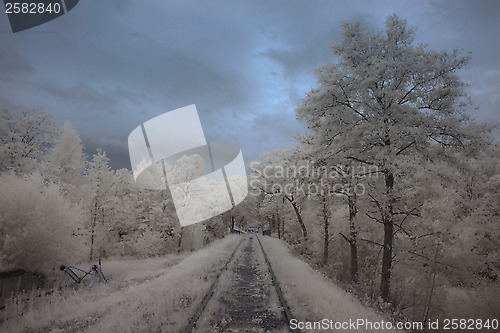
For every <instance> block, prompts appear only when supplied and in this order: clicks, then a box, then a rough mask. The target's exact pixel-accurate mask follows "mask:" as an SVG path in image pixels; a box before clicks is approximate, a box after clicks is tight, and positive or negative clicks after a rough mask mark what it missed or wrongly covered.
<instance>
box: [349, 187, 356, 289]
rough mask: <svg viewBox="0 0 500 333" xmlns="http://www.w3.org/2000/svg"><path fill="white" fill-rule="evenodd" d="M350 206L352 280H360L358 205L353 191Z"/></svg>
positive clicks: (354, 281)
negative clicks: (356, 225)
mask: <svg viewBox="0 0 500 333" xmlns="http://www.w3.org/2000/svg"><path fill="white" fill-rule="evenodd" d="M348 206H349V232H350V236H349V238H350V241H349V245H350V247H351V282H353V283H356V282H358V243H357V232H356V228H355V225H354V218H355V217H356V214H357V212H358V211H357V206H356V193H354V192H353V193H352V194H351V195H350V196H349V197H348Z"/></svg>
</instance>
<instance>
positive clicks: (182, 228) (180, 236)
mask: <svg viewBox="0 0 500 333" xmlns="http://www.w3.org/2000/svg"><path fill="white" fill-rule="evenodd" d="M183 231H184V227H181V231H180V232H179V242H178V243H177V252H181V246H182V234H183Z"/></svg>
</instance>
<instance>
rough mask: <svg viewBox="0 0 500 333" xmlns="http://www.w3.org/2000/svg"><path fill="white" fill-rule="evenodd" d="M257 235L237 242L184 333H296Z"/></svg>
mask: <svg viewBox="0 0 500 333" xmlns="http://www.w3.org/2000/svg"><path fill="white" fill-rule="evenodd" d="M209 303H210V305H211V306H209V307H207V305H208V304H209ZM291 319H292V314H291V312H290V309H289V307H288V305H287V303H286V300H285V298H284V297H283V293H282V291H281V288H280V286H279V284H278V281H277V279H276V276H275V275H274V272H273V270H272V267H271V264H270V262H269V260H268V258H267V255H266V253H265V251H264V248H263V246H262V243H261V242H260V239H259V236H257V235H246V236H244V238H243V239H242V240H241V241H240V243H238V245H237V246H236V248H235V250H234V251H233V253H232V254H231V257H230V258H229V259H228V261H227V262H226V264H225V265H224V267H223V268H222V270H221V271H220V272H219V274H218V275H217V277H216V279H215V281H214V283H213V284H212V286H211V287H210V290H209V291H208V292H207V294H206V295H205V297H204V298H203V300H202V302H201V304H200V305H199V307H198V308H197V310H196V312H195V314H194V315H193V316H192V317H191V319H190V321H189V323H188V325H187V326H186V328H185V330H184V333H191V332H192V333H201V332H203V333H206V332H292V333H295V332H297V331H296V330H292V329H291V328H290V325H289V322H290V320H291Z"/></svg>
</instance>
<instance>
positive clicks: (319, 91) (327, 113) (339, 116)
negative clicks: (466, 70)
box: [297, 15, 487, 300]
mask: <svg viewBox="0 0 500 333" xmlns="http://www.w3.org/2000/svg"><path fill="white" fill-rule="evenodd" d="M385 26H386V29H385V32H372V31H367V30H365V29H364V28H363V27H362V26H361V25H360V23H344V24H343V25H342V39H341V41H340V42H339V43H338V44H336V45H334V46H332V50H333V54H334V55H335V56H336V57H337V63H335V64H331V63H327V64H325V65H323V66H321V67H320V68H318V69H317V71H316V74H317V77H318V81H319V86H318V87H317V88H314V89H312V90H311V91H310V92H309V93H308V94H307V96H306V97H305V98H304V99H303V100H302V102H301V104H300V105H299V107H298V108H297V117H298V118H299V119H300V120H303V121H304V122H305V123H306V124H307V126H308V128H309V129H310V130H311V131H312V132H313V133H314V135H313V138H314V140H313V143H314V144H315V145H317V147H321V148H322V149H326V150H329V152H330V154H332V155H338V156H341V157H342V158H344V159H346V160H352V161H357V162H360V163H362V164H365V165H369V166H376V167H377V168H378V170H379V172H380V175H381V176H382V178H383V181H382V182H380V181H379V182H375V183H374V184H375V185H376V187H375V189H374V191H373V195H372V198H373V203H374V205H376V207H377V215H378V216H377V217H376V218H377V220H378V221H379V222H380V223H381V224H382V225H383V254H382V270H381V284H380V296H381V297H382V299H384V300H388V298H389V292H390V280H391V270H392V260H393V255H394V253H393V238H394V234H395V232H396V233H397V232H398V231H399V229H397V228H395V224H396V223H397V221H396V220H397V218H398V217H399V216H404V213H405V212H404V211H400V210H401V209H403V208H404V207H405V205H404V203H403V202H404V197H401V196H399V193H395V191H397V190H398V180H400V179H401V177H402V175H403V173H404V169H403V166H402V164H400V163H399V160H400V158H405V157H407V156H413V155H415V154H417V155H418V156H421V157H423V158H427V159H437V158H440V154H442V153H444V152H447V151H449V150H452V149H455V148H463V149H465V150H466V151H468V152H470V151H472V150H474V149H476V148H477V147H481V146H484V143H485V141H484V135H483V133H485V132H486V131H487V128H485V127H480V126H477V125H475V124H474V122H473V121H471V120H470V119H469V117H468V116H467V114H466V111H467V107H468V100H467V96H466V93H465V91H464V89H465V87H466V85H465V84H464V83H463V82H462V81H461V80H460V79H459V77H458V76H457V71H458V70H460V69H461V68H463V67H464V66H465V65H466V64H467V62H468V60H469V58H468V57H467V56H461V54H460V52H459V51H458V50H453V51H452V52H447V51H442V52H436V51H432V50H428V49H427V48H426V47H425V46H423V45H414V31H413V30H412V29H409V28H407V26H406V21H404V20H401V19H399V18H398V17H397V16H396V15H393V16H390V17H389V18H388V19H387V20H386V23H385ZM336 147H340V149H336ZM437 147H439V149H436V148H437ZM431 148H433V149H431ZM438 150H439V151H438ZM398 203H403V204H402V205H400V206H398Z"/></svg>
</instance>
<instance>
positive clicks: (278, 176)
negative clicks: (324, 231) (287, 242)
mask: <svg viewBox="0 0 500 333" xmlns="http://www.w3.org/2000/svg"><path fill="white" fill-rule="evenodd" d="M302 163H307V161H305V160H303V159H300V157H299V156H298V147H297V146H290V147H287V149H275V150H273V151H271V152H269V153H264V154H262V155H261V156H260V162H255V163H252V164H251V165H250V167H251V169H252V176H251V181H250V186H251V187H252V189H253V190H258V191H262V192H263V193H264V194H266V195H269V196H280V197H283V198H284V199H285V200H286V201H287V202H289V203H290V205H291V206H292V208H293V211H294V212H295V216H296V218H297V222H298V223H299V225H300V228H301V230H302V236H303V237H304V239H306V238H307V232H308V231H307V227H306V224H305V223H304V219H303V218H302V214H301V211H302V207H301V205H300V200H303V199H305V197H306V196H307V193H306V190H305V187H304V184H303V182H304V181H307V177H304V176H301V175H300V172H299V169H300V168H301V164H302ZM303 167H304V168H306V166H305V165H304V166H303Z"/></svg>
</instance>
